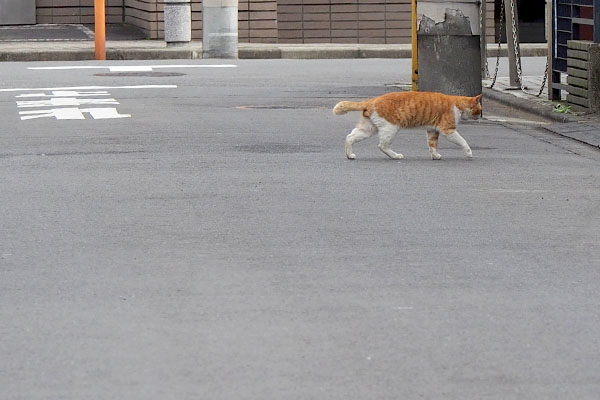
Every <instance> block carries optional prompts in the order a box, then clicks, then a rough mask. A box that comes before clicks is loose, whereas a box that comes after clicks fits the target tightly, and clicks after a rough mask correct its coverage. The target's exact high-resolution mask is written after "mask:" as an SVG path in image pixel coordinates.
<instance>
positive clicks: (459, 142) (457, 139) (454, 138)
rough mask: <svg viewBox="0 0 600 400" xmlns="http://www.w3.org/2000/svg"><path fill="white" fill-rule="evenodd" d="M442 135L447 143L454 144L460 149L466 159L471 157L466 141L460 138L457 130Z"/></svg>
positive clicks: (471, 152) (471, 153)
mask: <svg viewBox="0 0 600 400" xmlns="http://www.w3.org/2000/svg"><path fill="white" fill-rule="evenodd" d="M444 134H445V136H446V138H447V139H448V140H449V141H451V142H452V143H454V144H456V145H457V146H460V147H462V149H463V151H464V152H465V155H466V156H467V157H468V158H471V157H473V151H471V147H469V144H468V143H467V141H466V140H465V139H464V138H463V137H462V136H460V134H459V133H458V131H457V130H453V131H451V132H448V133H446V132H444Z"/></svg>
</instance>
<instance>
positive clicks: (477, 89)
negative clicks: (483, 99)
mask: <svg viewBox="0 0 600 400" xmlns="http://www.w3.org/2000/svg"><path fill="white" fill-rule="evenodd" d="M417 23H418V30H417V41H418V55H419V90H420V91H424V92H425V91H432V92H442V93H446V94H454V95H463V96H475V95H478V94H480V93H481V90H482V87H481V59H482V57H481V47H480V33H481V28H480V26H479V0H455V1H442V0H419V1H418V2H417Z"/></svg>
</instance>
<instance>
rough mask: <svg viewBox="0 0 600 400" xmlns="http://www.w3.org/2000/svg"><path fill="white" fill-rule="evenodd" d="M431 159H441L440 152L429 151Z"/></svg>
mask: <svg viewBox="0 0 600 400" xmlns="http://www.w3.org/2000/svg"><path fill="white" fill-rule="evenodd" d="M431 159H432V160H441V159H442V155H441V154H440V153H431Z"/></svg>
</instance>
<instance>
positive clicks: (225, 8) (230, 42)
mask: <svg viewBox="0 0 600 400" xmlns="http://www.w3.org/2000/svg"><path fill="white" fill-rule="evenodd" d="M202 57H203V58H237V57H238V0H204V1H203V2H202Z"/></svg>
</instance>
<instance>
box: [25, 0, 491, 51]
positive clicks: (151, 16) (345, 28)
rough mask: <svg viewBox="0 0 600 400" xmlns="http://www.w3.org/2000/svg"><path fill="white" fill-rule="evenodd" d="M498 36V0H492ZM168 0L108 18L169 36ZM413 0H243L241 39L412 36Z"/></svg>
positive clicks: (68, 18)
mask: <svg viewBox="0 0 600 400" xmlns="http://www.w3.org/2000/svg"><path fill="white" fill-rule="evenodd" d="M15 1H19V0H15ZM486 3H487V31H486V33H487V35H488V40H492V41H493V40H494V38H493V36H494V0H487V1H486ZM191 4H192V39H195V40H200V39H202V1H201V0H191ZM35 8H36V10H35V13H36V23H38V24H93V23H94V0H36V1H35ZM163 9H164V0H106V21H107V23H109V24H110V23H126V24H131V25H134V26H136V27H138V28H140V29H141V30H142V31H143V32H144V33H145V35H146V37H147V38H148V39H163V38H164V19H163ZM411 18H412V16H411V0H239V41H240V42H251V43H381V44H398V43H410V42H411Z"/></svg>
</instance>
